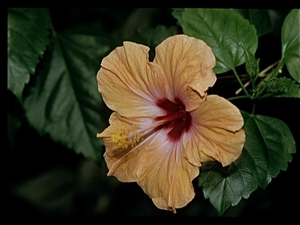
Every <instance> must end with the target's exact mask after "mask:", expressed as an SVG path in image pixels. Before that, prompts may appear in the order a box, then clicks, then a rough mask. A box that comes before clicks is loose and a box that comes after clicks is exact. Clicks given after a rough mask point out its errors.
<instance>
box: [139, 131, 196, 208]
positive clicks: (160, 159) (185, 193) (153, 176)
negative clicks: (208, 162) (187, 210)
mask: <svg viewBox="0 0 300 225" xmlns="http://www.w3.org/2000/svg"><path fill="white" fill-rule="evenodd" d="M152 138H154V140H155V141H154V142H152V143H151V145H150V146H149V147H147V149H145V150H144V151H143V154H141V156H140V164H139V169H138V171H137V176H138V180H137V182H138V184H139V185H140V186H141V187H142V189H143V190H144V192H145V193H147V194H148V195H149V196H150V198H152V200H153V202H154V204H155V205H156V206H157V207H158V208H160V209H165V210H172V211H173V212H176V208H181V207H184V206H185V205H187V204H188V203H189V202H190V201H191V200H192V199H193V198H194V196H195V192H194V188H193V185H192V180H193V179H194V178H195V177H196V176H197V175H198V174H199V168H198V167H195V166H193V165H192V164H190V163H189V162H188V161H187V160H186V159H185V158H184V157H183V149H182V142H177V143H173V142H169V141H168V139H167V131H159V132H157V133H155V134H153V137H152Z"/></svg>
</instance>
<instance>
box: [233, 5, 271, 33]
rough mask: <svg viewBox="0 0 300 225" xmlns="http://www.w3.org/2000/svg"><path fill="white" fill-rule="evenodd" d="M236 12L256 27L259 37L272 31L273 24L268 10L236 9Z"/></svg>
mask: <svg viewBox="0 0 300 225" xmlns="http://www.w3.org/2000/svg"><path fill="white" fill-rule="evenodd" d="M234 11H235V12H237V13H239V14H241V15H242V16H243V17H244V18H245V19H248V20H249V21H250V23H251V24H253V25H254V26H255V28H256V30H257V36H258V37H261V36H263V35H265V34H267V33H269V32H271V31H272V23H271V19H270V16H269V13H268V10H267V9H234Z"/></svg>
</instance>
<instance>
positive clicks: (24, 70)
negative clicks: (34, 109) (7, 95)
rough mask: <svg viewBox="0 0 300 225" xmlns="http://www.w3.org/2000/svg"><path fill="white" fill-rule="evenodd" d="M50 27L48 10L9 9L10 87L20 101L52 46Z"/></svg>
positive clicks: (8, 79)
mask: <svg viewBox="0 0 300 225" xmlns="http://www.w3.org/2000/svg"><path fill="white" fill-rule="evenodd" d="M49 27H50V23H49V18H48V15H47V13H46V11H45V10H44V9H8V26H7V45H8V50H7V57H8V58H7V88H8V89H9V90H11V91H12V93H14V95H15V96H16V97H17V98H18V99H19V101H20V102H22V93H23V89H24V86H25V84H26V83H28V81H29V78H30V74H34V72H35V67H36V65H37V63H38V62H39V58H40V57H41V56H42V55H43V53H44V51H45V50H46V46H47V44H48V43H49V38H48V34H49V30H48V29H49Z"/></svg>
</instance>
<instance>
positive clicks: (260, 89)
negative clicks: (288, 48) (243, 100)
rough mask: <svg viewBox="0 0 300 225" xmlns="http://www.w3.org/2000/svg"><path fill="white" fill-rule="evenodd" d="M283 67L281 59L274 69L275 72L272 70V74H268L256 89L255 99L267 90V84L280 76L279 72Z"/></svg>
mask: <svg viewBox="0 0 300 225" xmlns="http://www.w3.org/2000/svg"><path fill="white" fill-rule="evenodd" d="M283 66H284V61H283V58H282V59H281V60H280V61H279V63H278V65H277V67H276V68H275V70H273V71H272V72H270V73H269V74H268V75H267V76H266V77H265V78H264V79H263V80H262V81H261V82H260V83H259V84H258V85H257V87H256V97H259V96H260V95H261V94H262V93H263V92H264V90H265V89H266V88H267V82H268V81H269V80H270V79H271V78H273V77H277V76H278V75H279V74H280V71H281V69H282V67H283Z"/></svg>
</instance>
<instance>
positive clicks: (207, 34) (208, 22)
mask: <svg viewBox="0 0 300 225" xmlns="http://www.w3.org/2000/svg"><path fill="white" fill-rule="evenodd" d="M181 25H182V28H183V32H184V33H185V34H187V35H189V36H193V37H196V38H199V39H202V40H203V41H205V42H206V43H207V44H208V45H209V46H210V47H211V48H212V50H213V52H214V54H215V56H216V59H217V64H216V67H215V68H214V71H215V73H217V74H219V73H224V72H226V71H229V70H232V69H234V68H235V67H236V66H239V65H241V64H243V63H244V62H245V54H244V50H243V48H242V47H241V45H240V43H243V44H244V46H245V48H246V49H248V50H249V52H250V53H252V54H253V55H254V53H255V52H256V49H257V45H258V38H257V35H256V30H255V27H254V26H253V25H251V24H250V23H249V21H248V20H246V19H244V18H243V17H242V16H241V15H239V14H238V13H236V12H234V11H232V10H226V9H185V11H184V12H183V13H182V23H181Z"/></svg>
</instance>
